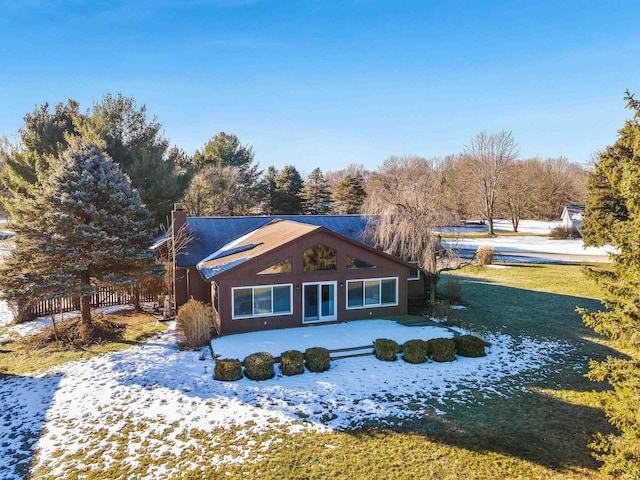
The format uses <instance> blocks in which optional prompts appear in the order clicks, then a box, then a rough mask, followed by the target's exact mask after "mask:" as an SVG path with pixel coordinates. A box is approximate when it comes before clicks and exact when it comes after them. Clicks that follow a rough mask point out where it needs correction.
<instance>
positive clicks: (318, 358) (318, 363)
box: [304, 347, 331, 372]
mask: <svg viewBox="0 0 640 480" xmlns="http://www.w3.org/2000/svg"><path fill="white" fill-rule="evenodd" d="M304 361H305V366H306V367H307V370H309V371H310V372H326V371H327V370H329V364H330V363H331V357H330V354H329V350H327V349H326V348H322V347H311V348H307V349H306V350H305V351H304Z"/></svg>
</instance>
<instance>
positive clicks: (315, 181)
mask: <svg viewBox="0 0 640 480" xmlns="http://www.w3.org/2000/svg"><path fill="white" fill-rule="evenodd" d="M300 197H301V198H302V202H303V203H302V205H303V209H304V213H306V214H309V215H325V214H327V213H329V201H330V199H331V192H329V184H328V183H327V181H326V180H325V178H324V175H322V170H320V168H314V169H313V171H312V172H311V173H310V174H309V177H307V180H306V181H305V182H304V185H303V187H302V191H301V192H300Z"/></svg>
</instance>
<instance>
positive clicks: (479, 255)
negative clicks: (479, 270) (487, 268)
mask: <svg viewBox="0 0 640 480" xmlns="http://www.w3.org/2000/svg"><path fill="white" fill-rule="evenodd" d="M494 255H495V250H494V249H493V247H491V246H489V245H480V246H479V247H478V250H476V263H477V264H478V265H491V264H492V263H493V256H494Z"/></svg>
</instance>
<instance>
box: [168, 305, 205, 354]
mask: <svg viewBox="0 0 640 480" xmlns="http://www.w3.org/2000/svg"><path fill="white" fill-rule="evenodd" d="M212 327H213V309H212V308H211V307H208V306H207V305H205V304H204V303H202V302H198V301H197V300H194V299H193V298H192V299H191V300H189V301H188V302H187V303H185V304H184V305H182V307H180V310H179V311H178V315H177V316H176V330H178V332H180V343H179V346H180V348H185V349H188V348H193V349H197V348H200V347H204V346H205V345H207V344H208V343H209V340H211V328H212Z"/></svg>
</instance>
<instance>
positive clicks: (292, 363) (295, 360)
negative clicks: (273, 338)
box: [280, 350, 304, 376]
mask: <svg viewBox="0 0 640 480" xmlns="http://www.w3.org/2000/svg"><path fill="white" fill-rule="evenodd" d="M280 369H281V370H282V374H283V375H287V376H289V375H299V374H301V373H304V355H303V354H302V352H300V351H298V350H287V351H286V352H282V353H281V354H280Z"/></svg>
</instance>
